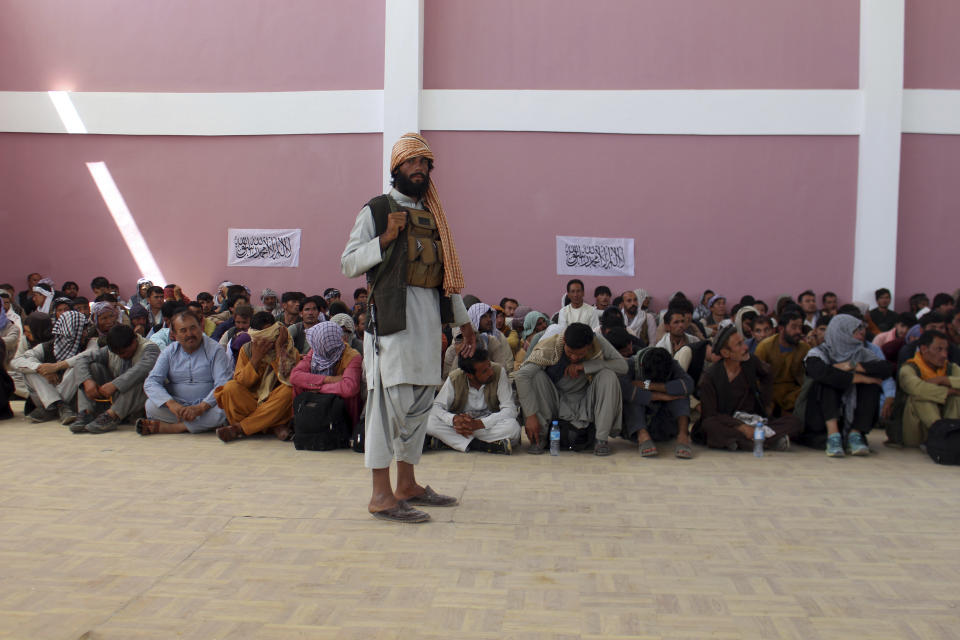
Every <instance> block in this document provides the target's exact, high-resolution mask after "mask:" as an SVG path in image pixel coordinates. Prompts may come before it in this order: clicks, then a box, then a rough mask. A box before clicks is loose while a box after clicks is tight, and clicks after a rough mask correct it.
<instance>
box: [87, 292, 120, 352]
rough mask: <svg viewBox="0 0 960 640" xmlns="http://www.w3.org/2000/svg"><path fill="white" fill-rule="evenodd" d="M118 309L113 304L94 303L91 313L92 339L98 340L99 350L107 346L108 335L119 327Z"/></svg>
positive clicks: (105, 302) (104, 302)
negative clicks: (114, 328)
mask: <svg viewBox="0 0 960 640" xmlns="http://www.w3.org/2000/svg"><path fill="white" fill-rule="evenodd" d="M117 321H118V315H117V307H116V305H115V304H114V303H112V302H107V301H102V302H95V303H93V309H92V310H91V312H90V323H91V324H90V330H91V331H90V337H91V338H95V339H96V346H97V348H100V347H105V346H107V334H108V333H110V329H113V327H114V326H116V325H117Z"/></svg>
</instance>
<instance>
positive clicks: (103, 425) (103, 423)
mask: <svg viewBox="0 0 960 640" xmlns="http://www.w3.org/2000/svg"><path fill="white" fill-rule="evenodd" d="M72 426H73V425H71V427H72ZM119 426H120V418H116V417H114V416H112V415H110V414H109V413H107V412H106V411H104V412H103V413H101V414H100V415H98V416H97V417H96V418H95V419H94V420H93V422H91V423H90V424H88V425H87V431H89V432H90V433H106V432H108V431H116V430H117V427H119Z"/></svg>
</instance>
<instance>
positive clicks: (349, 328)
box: [330, 313, 363, 356]
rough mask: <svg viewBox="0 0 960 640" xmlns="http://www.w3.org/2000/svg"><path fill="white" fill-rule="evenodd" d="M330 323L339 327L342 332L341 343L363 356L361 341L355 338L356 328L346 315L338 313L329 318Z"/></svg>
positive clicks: (351, 319)
mask: <svg viewBox="0 0 960 640" xmlns="http://www.w3.org/2000/svg"><path fill="white" fill-rule="evenodd" d="M330 322H332V323H333V324H335V325H337V326H339V327H340V329H341V330H342V331H343V341H344V342H346V343H347V346H348V347H350V348H351V349H353V350H354V351H356V352H357V353H359V354H360V355H361V356H362V355H363V339H362V338H360V337H358V336H357V326H356V324H355V323H354V322H353V318H351V317H350V316H349V315H348V314H346V313H338V314H337V315H335V316H333V317H332V318H330Z"/></svg>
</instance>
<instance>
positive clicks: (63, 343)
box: [10, 311, 90, 426]
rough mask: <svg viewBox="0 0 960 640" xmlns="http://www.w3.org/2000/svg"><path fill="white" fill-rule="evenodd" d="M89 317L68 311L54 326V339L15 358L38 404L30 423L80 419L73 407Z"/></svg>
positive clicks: (14, 361)
mask: <svg viewBox="0 0 960 640" xmlns="http://www.w3.org/2000/svg"><path fill="white" fill-rule="evenodd" d="M89 322H90V321H89V320H87V319H86V318H85V317H84V316H83V315H82V314H81V313H79V312H77V311H67V312H66V313H64V314H63V315H62V316H60V317H59V318H58V319H57V321H56V322H55V323H54V325H53V339H52V340H49V341H47V342H43V343H41V344H38V345H36V346H35V347H33V348H31V349H29V350H27V351H25V352H24V353H22V354H20V355H18V356H16V357H14V359H13V360H12V361H11V362H10V366H11V367H13V368H14V369H15V370H17V371H19V372H20V373H21V374H23V378H24V382H25V384H26V387H27V391H28V393H29V395H30V399H31V400H32V401H33V404H34V405H35V406H36V409H34V410H33V411H32V412H31V413H30V415H29V416H27V417H28V418H29V419H30V422H34V423H38V422H47V421H50V420H54V419H56V418H58V417H59V418H60V424H62V425H64V426H66V425H69V424H72V423H73V421H74V420H76V419H77V413H76V411H74V410H73V404H74V397H75V396H76V394H77V387H78V386H79V383H78V381H77V372H76V369H74V368H73V366H74V364H75V363H76V357H77V355H79V354H80V353H81V351H83V348H84V346H86V343H85V341H84V336H85V333H86V329H87V326H88V325H89Z"/></svg>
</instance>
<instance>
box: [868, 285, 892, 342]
mask: <svg viewBox="0 0 960 640" xmlns="http://www.w3.org/2000/svg"><path fill="white" fill-rule="evenodd" d="M874 296H875V298H876V300H877V306H876V307H874V308H873V309H871V310H870V320H871V321H872V322H873V324H874V325H876V327H877V328H878V329H879V330H880V331H881V332H884V331H890V330H891V329H893V326H894V324H896V321H897V313H896V312H895V311H893V310H891V309H890V300H891V296H890V289H887V288H882V289H877V291H876V293H875V294H874ZM877 346H878V347H882V346H883V345H882V344H880V345H877Z"/></svg>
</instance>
